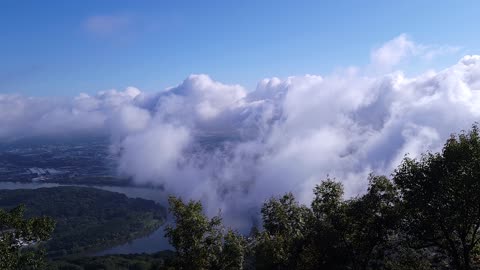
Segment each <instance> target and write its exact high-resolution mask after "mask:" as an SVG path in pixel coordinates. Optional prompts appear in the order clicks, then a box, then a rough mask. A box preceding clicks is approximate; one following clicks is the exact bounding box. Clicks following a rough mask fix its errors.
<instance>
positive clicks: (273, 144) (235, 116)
mask: <svg viewBox="0 0 480 270" xmlns="http://www.w3.org/2000/svg"><path fill="white" fill-rule="evenodd" d="M418 48H423V49H422V50H423V51H422V54H421V55H423V56H424V55H432V54H433V53H435V50H438V48H439V47H435V48H433V50H430V51H429V50H428V49H427V47H425V46H423V45H422V46H420V45H418V44H415V43H414V42H413V41H412V40H410V39H409V38H408V37H407V36H405V35H401V36H399V37H397V38H396V39H393V40H392V41H389V42H387V43H386V44H385V45H384V46H382V47H380V48H378V49H377V50H375V51H373V52H372V54H371V57H372V63H371V65H374V66H378V67H380V68H385V67H388V69H391V68H393V67H394V66H395V65H396V64H398V63H399V62H401V61H402V59H404V58H405V57H412V56H415V54H416V53H413V52H418ZM442 48H444V47H442ZM417 56H418V54H417ZM366 69H369V68H366ZM375 74H376V73H375ZM479 119H480V56H478V55H467V56H464V57H463V58H461V59H460V60H459V61H458V62H457V63H455V64H453V65H452V66H450V67H448V68H446V69H444V70H441V71H438V72H434V71H428V72H425V73H423V74H419V75H416V76H413V77H408V76H406V75H404V73H402V72H401V71H394V72H388V73H384V74H381V75H368V74H367V73H362V71H361V69H356V70H352V69H349V70H346V71H344V72H339V73H335V74H331V75H327V76H313V75H305V76H296V77H289V78H286V79H279V78H270V79H264V80H262V81H260V82H259V83H258V85H257V87H256V89H255V90H253V91H247V90H246V89H245V88H243V87H242V86H240V85H226V84H222V83H220V82H217V81H214V80H213V79H212V78H210V77H209V76H207V75H191V76H189V77H188V78H187V79H185V80H184V81H183V82H182V83H181V84H179V85H178V86H175V87H172V88H170V89H166V90H165V91H161V92H159V93H154V94H152V93H143V92H142V91H140V90H138V89H136V88H133V87H130V88H127V89H126V90H125V91H115V90H110V91H105V92H100V93H98V94H97V95H93V96H90V95H86V94H81V95H79V96H78V97H76V98H74V99H71V100H53V99H46V98H30V97H24V96H18V95H0V127H1V129H0V140H4V141H5V140H12V139H15V138H21V137H26V136H37V135H49V136H56V135H58V134H59V133H62V134H79V133H84V134H104V135H105V134H106V135H109V136H110V137H111V140H112V151H115V153H117V154H118V155H119V160H118V164H119V165H118V172H119V174H121V175H124V176H130V177H132V178H133V179H134V180H135V181H136V182H137V183H153V184H157V185H162V186H164V187H165V189H166V190H167V191H168V192H171V193H174V194H177V195H182V196H183V197H185V198H194V199H201V200H202V201H203V202H204V203H205V204H206V206H207V211H208V212H209V213H210V214H215V213H216V211H217V210H218V209H219V208H222V209H223V213H224V216H225V217H226V218H227V220H228V221H229V222H231V223H233V224H236V226H237V227H241V226H242V223H241V222H245V226H247V225H246V224H247V223H248V220H247V221H245V218H244V217H245V216H248V215H252V213H254V212H255V211H256V207H258V205H259V204H260V203H261V202H262V201H263V200H265V199H266V198H268V197H269V196H272V195H278V194H282V193H284V192H287V191H293V192H294V193H295V194H296V195H297V196H298V197H299V198H300V200H302V201H305V202H307V201H308V200H310V198H311V196H312V192H311V190H312V188H313V186H314V185H315V184H317V183H318V182H319V181H320V180H322V179H324V178H325V177H326V176H327V174H328V175H330V176H333V177H336V178H337V179H338V180H340V181H342V182H343V183H344V185H345V187H346V191H347V194H349V195H356V194H359V193H362V192H363V191H364V188H365V185H366V177H367V175H368V173H370V172H375V173H378V174H389V173H391V172H392V170H393V169H394V168H395V167H396V166H397V165H398V164H399V162H400V161H401V159H402V158H403V157H404V155H405V154H409V155H410V156H412V157H416V156H418V155H419V154H421V153H422V152H425V151H427V150H432V151H436V150H439V149H440V148H441V147H442V145H443V143H444V141H445V139H446V138H447V137H448V136H449V134H450V133H452V132H457V131H459V130H461V129H468V128H469V126H470V125H471V124H472V123H473V122H475V121H478V120H479Z"/></svg>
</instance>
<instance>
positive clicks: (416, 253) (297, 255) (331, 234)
mask: <svg viewBox="0 0 480 270" xmlns="http://www.w3.org/2000/svg"><path fill="white" fill-rule="evenodd" d="M392 180H393V181H392ZM392 180H390V179H388V178H387V177H385V176H375V175H370V177H369V185H368V190H367V192H366V193H365V194H364V195H363V196H358V197H355V198H351V199H348V200H346V199H344V198H343V187H342V185H341V184H340V183H339V182H336V181H335V180H333V179H326V180H324V181H322V182H321V183H320V184H319V185H318V186H316V187H315V189H314V191H313V192H314V199H313V201H312V203H311V205H310V206H309V207H307V206H306V205H301V204H300V203H299V202H297V201H296V199H295V197H294V196H293V194H291V193H288V194H285V195H284V196H281V197H273V198H271V199H269V200H268V201H267V202H265V204H264V205H263V207H262V209H261V214H262V220H263V230H261V231H258V230H253V231H254V233H253V234H251V235H250V236H248V237H244V236H241V235H239V234H236V233H234V232H232V231H231V230H229V229H227V228H225V227H224V226H223V225H222V223H221V218H219V217H214V218H213V219H208V218H207V217H206V216H205V215H204V214H203V213H202V205H201V204H200V202H196V201H189V202H187V203H185V202H183V201H182V200H181V199H179V198H175V197H171V198H170V211H171V212H172V214H173V216H174V219H175V222H176V227H169V228H168V229H167V234H166V236H167V237H168V238H169V239H170V242H171V244H172V245H173V246H174V247H175V248H176V250H177V251H176V261H175V262H176V269H279V270H281V269H306V270H307V269H354V270H355V269H359V270H360V269H362V270H363V269H392V270H395V269H416V270H421V269H457V270H470V269H480V261H479V258H480V243H479V242H480V135H479V129H478V127H477V126H476V125H474V126H473V128H472V129H471V130H470V131H468V132H463V133H461V134H459V135H458V136H454V135H452V137H451V138H450V139H449V140H448V141H447V142H446V144H445V145H444V148H443V150H442V151H441V153H436V154H432V153H427V154H424V155H423V156H422V157H421V158H420V159H409V158H405V159H404V160H403V162H402V163H401V165H400V166H399V167H398V169H397V170H396V171H395V172H394V174H393V179H392ZM226 258H228V259H226ZM229 262H230V263H231V264H228V263H229Z"/></svg>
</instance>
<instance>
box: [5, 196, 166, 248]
mask: <svg viewBox="0 0 480 270" xmlns="http://www.w3.org/2000/svg"><path fill="white" fill-rule="evenodd" d="M19 204H24V205H25V207H26V212H25V214H26V217H34V216H48V217H51V218H53V219H54V220H55V230H54V231H53V234H52V238H51V239H50V240H49V241H48V242H47V243H46V249H47V254H48V256H49V257H59V256H65V255H70V254H85V253H88V252H92V251H96V250H100V249H102V248H107V247H111V246H114V245H117V244H121V243H125V242H127V241H129V240H132V239H135V238H138V237H139V236H142V235H145V234H148V233H151V232H153V231H154V230H155V229H157V228H158V227H159V226H160V225H161V224H162V223H163V222H164V221H165V216H166V211H165V209H164V208H163V207H162V206H160V205H158V204H156V203H155V202H153V201H149V200H144V199H132V198H128V197H127V196H125V195H124V194H120V193H114V192H109V191H104V190H99V189H95V188H85V187H55V188H40V189H17V190H0V207H1V208H7V209H8V208H12V207H14V206H17V205H19Z"/></svg>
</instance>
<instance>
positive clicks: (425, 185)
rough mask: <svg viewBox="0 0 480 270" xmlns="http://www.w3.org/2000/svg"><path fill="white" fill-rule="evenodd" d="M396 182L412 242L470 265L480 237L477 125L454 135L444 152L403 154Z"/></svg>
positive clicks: (457, 264)
mask: <svg viewBox="0 0 480 270" xmlns="http://www.w3.org/2000/svg"><path fill="white" fill-rule="evenodd" d="M394 181H395V183H396V185H397V186H398V187H399V189H400V192H401V196H402V199H403V204H404V207H405V222H404V224H405V230H406V231H407V233H408V235H410V236H411V242H412V243H415V244H416V245H417V246H418V247H430V248H435V249H436V252H442V253H444V254H445V255H447V256H448V258H449V260H450V263H451V267H452V268H455V269H465V270H469V269H472V268H473V265H472V263H474V262H473V260H472V257H474V256H476V255H477V254H476V250H477V248H476V247H477V246H478V243H479V241H480V233H479V228H480V203H479V202H480V136H479V128H478V126H477V125H474V126H473V127H472V129H471V130H470V131H468V132H462V133H460V134H459V135H457V136H455V135H452V136H451V137H450V139H448V140H447V142H446V144H445V145H444V147H443V150H442V151H441V152H440V153H435V154H432V153H427V154H424V155H423V156H422V157H421V158H420V159H410V158H405V159H404V160H403V162H402V164H401V165H400V166H399V167H398V169H397V170H396V171H395V174H394Z"/></svg>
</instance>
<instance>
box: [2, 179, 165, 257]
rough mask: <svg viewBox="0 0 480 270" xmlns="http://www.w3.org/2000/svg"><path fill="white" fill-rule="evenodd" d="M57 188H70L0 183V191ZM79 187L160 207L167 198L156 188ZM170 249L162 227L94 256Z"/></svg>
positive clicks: (51, 184) (42, 184) (50, 184)
mask: <svg viewBox="0 0 480 270" xmlns="http://www.w3.org/2000/svg"><path fill="white" fill-rule="evenodd" d="M58 186H72V185H62V184H56V183H20V182H0V189H35V188H48V187H58ZM75 186H80V187H94V188H98V189H103V190H108V191H112V192H118V193H122V194H125V195H126V196H128V197H130V198H142V199H147V200H153V201H155V202H158V203H159V204H161V205H167V204H168V202H167V199H168V196H167V194H166V193H165V191H163V190H161V189H156V188H147V187H113V186H86V185H75ZM165 249H172V247H171V246H170V244H169V243H168V240H167V239H166V238H165V237H164V231H163V226H162V227H160V228H159V229H158V230H156V231H155V232H153V233H152V234H150V235H148V236H145V237H141V238H137V239H135V240H132V241H130V242H129V243H126V244H123V245H120V246H116V247H113V248H110V249H107V250H103V251H101V252H98V253H96V254H94V255H96V256H101V255H107V254H131V253H154V252H157V251H161V250H165Z"/></svg>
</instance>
